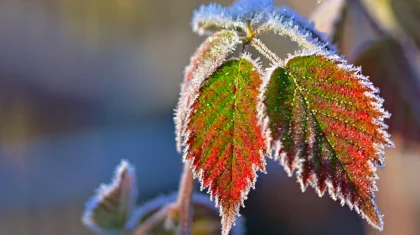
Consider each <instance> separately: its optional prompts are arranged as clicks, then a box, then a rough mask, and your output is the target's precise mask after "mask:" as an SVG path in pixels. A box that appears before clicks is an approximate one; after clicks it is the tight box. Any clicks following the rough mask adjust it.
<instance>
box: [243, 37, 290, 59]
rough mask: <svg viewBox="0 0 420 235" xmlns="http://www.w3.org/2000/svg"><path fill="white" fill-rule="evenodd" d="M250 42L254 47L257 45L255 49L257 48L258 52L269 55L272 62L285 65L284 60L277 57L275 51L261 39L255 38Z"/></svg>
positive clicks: (268, 57)
mask: <svg viewBox="0 0 420 235" xmlns="http://www.w3.org/2000/svg"><path fill="white" fill-rule="evenodd" d="M250 43H251V45H252V46H253V47H255V49H257V51H258V52H260V53H261V54H262V55H264V56H265V57H267V59H269V60H270V61H271V62H272V63H274V64H277V65H281V66H283V64H284V62H283V61H282V60H281V59H280V58H279V57H277V55H276V54H274V52H272V51H271V50H270V49H268V48H267V46H266V45H265V44H264V43H263V42H262V41H261V40H260V39H258V38H253V39H252V40H251V42H250Z"/></svg>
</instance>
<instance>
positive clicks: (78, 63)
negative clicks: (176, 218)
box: [0, 0, 420, 235]
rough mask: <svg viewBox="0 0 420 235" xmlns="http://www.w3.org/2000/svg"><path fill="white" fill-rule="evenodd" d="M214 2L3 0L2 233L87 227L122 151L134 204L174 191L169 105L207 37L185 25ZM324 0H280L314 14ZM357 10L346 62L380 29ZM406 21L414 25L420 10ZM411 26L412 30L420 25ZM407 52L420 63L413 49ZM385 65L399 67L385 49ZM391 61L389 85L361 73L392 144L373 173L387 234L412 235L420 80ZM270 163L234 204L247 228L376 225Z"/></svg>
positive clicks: (54, 233)
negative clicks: (85, 220)
mask: <svg viewBox="0 0 420 235" xmlns="http://www.w3.org/2000/svg"><path fill="white" fill-rule="evenodd" d="M375 1H376V0H375ZM407 1H409V0H407ZM413 1H414V2H418V1H417V0H413ZM209 2H211V1H204V0H200V1H194V0H177V1H175V0H167V1H153V0H30V1H29V0H0V192H1V193H0V234H1V235H29V234H31V235H73V234H78V235H83V234H92V233H90V232H89V231H88V230H87V229H85V228H84V227H83V226H82V224H81V222H80V216H81V214H82V211H83V208H84V203H85V201H86V200H87V199H89V197H90V196H91V195H92V194H93V190H94V189H95V188H96V187H97V186H98V185H99V184H100V183H101V182H108V181H109V179H110V177H111V175H112V172H113V169H114V166H116V165H117V164H118V163H119V161H120V159H121V158H124V159H128V160H129V161H130V162H132V163H133V164H134V165H135V166H136V168H137V178H138V187H139V191H140V198H139V203H141V202H144V201H145V200H147V199H150V198H153V197H155V196H157V195H161V194H165V193H170V192H172V191H174V190H176V188H177V183H178V182H177V181H178V176H179V174H180V170H181V157H180V155H178V154H177V153H176V150H175V142H174V130H173V129H174V126H173V122H172V116H173V108H174V107H175V104H176V102H177V99H178V94H179V84H180V82H181V81H182V75H183V70H184V67H185V65H187V63H188V62H189V58H190V56H191V54H192V53H193V52H194V50H195V49H196V47H197V46H198V45H199V43H200V41H201V40H203V38H201V37H199V36H197V35H195V34H193V33H192V32H191V29H190V19H191V16H192V11H193V10H194V9H197V8H198V7H199V6H200V5H201V4H207V3H209ZM217 2H219V3H221V4H224V5H227V4H230V3H232V1H231V0H223V1H217ZM320 2H322V1H318V0H298V1H294V0H284V1H276V4H277V5H282V4H286V5H288V6H290V7H291V8H293V9H294V10H296V11H297V12H299V13H301V14H302V15H304V16H309V15H310V13H311V12H312V11H313V10H314V8H315V7H316V6H317V5H318V4H319V3H320ZM349 2H352V1H349ZM419 4H420V3H419ZM417 6H418V5H417ZM349 9H350V8H349ZM359 16H360V12H359V11H358V10H357V9H356V10H354V9H353V10H347V11H346V17H347V18H348V20H346V22H347V23H346V24H345V27H344V26H343V28H342V31H343V32H345V33H343V34H342V35H341V34H340V35H341V36H340V40H343V41H342V42H341V44H340V47H339V48H340V50H341V51H342V52H343V53H345V55H346V58H348V59H349V60H351V61H357V59H356V58H358V57H357V56H355V53H356V52H359V51H360V50H361V49H360V48H367V47H368V46H366V45H368V44H369V43H375V42H376V41H378V40H379V39H381V38H382V37H385V36H386V35H385V36H384V35H381V38H379V39H378V37H377V36H378V35H376V36H375V32H373V33H372V30H371V29H369V27H371V26H372V25H371V24H370V23H369V22H368V21H367V20H365V21H363V19H362V18H363V17H359ZM415 16H416V17H417V18H413V19H411V21H410V22H411V23H412V21H414V22H415V19H419V18H418V17H419V16H420V15H419V14H417V15H415ZM385 18H386V17H385ZM418 23H420V21H419V22H418ZM414 25H416V24H414ZM417 25H418V24H417ZM396 27H397V26H396ZM407 27H409V26H407ZM397 28H398V27H397ZM410 30H411V28H410ZM411 31H413V32H414V33H413V34H416V33H417V34H418V33H419V32H420V28H418V29H417V31H416V30H411ZM411 31H410V32H411ZM372 35H373V36H372ZM394 36H395V35H392V37H393V38H394ZM264 39H265V40H266V42H267V44H268V46H270V47H272V48H274V51H276V52H278V53H279V54H280V55H281V56H283V57H284V56H285V55H286V53H292V52H293V51H294V50H295V49H296V45H294V44H293V43H292V42H290V41H288V40H285V39H281V38H280V37H276V36H272V37H266V38H264ZM344 39H345V40H344ZM361 45H362V46H361ZM369 45H370V44H369ZM375 45H376V44H375ZM385 47H386V48H388V47H389V46H388V45H386V46H385ZM396 47H398V46H396ZM369 48H371V47H369ZM390 53H391V54H392V53H394V52H393V51H392V52H390ZM392 55H394V54H392ZM369 56H370V57H369ZM402 56H405V55H402ZM360 58H361V59H360V61H358V62H360V63H361V64H363V63H364V61H363V60H362V59H364V60H365V61H367V62H368V63H371V62H375V61H380V62H383V61H385V60H384V58H385V56H383V54H381V52H378V51H372V52H369V53H368V54H367V55H366V56H365V57H360ZM413 58H417V61H416V62H415V63H417V62H418V61H419V59H418V58H419V56H418V54H414V57H413ZM394 62H395V63H394ZM387 63H390V64H393V65H398V63H402V62H401V60H400V59H398V57H393V56H391V59H390V60H389V61H387ZM381 66H383V64H382V65H381ZM398 66H399V67H398V68H402V69H400V70H398V71H397V72H395V74H397V75H395V76H392V79H391V80H392V82H389V81H390V79H383V76H385V75H389V73H387V74H385V75H384V74H382V75H381V74H376V70H378V68H381V67H380V66H379V67H378V66H376V67H375V66H374V65H372V66H371V67H369V68H372V69H369V68H367V70H366V71H368V72H369V73H372V74H369V75H371V76H373V77H372V80H373V81H374V83H375V85H377V86H380V87H381V88H382V89H384V90H385V93H384V94H383V95H382V96H384V97H385V99H386V103H385V104H386V106H387V108H388V109H390V110H391V111H392V113H393V117H392V119H391V120H390V123H389V124H390V125H391V128H393V129H392V131H393V136H394V140H395V141H396V144H397V148H395V149H392V150H390V149H388V151H387V154H386V156H387V160H386V168H385V170H380V171H379V175H380V177H381V179H380V180H379V187H380V192H379V194H378V197H379V205H380V208H381V209H382V211H383V213H384V214H385V221H386V224H385V232H384V233H383V234H385V235H394V234H395V235H396V234H398V235H419V234H420V183H419V179H420V171H419V169H420V156H419V148H418V147H419V146H418V144H420V142H419V141H418V139H419V138H418V137H419V136H420V131H419V130H420V128H418V126H419V123H420V122H419V120H420V119H419V116H418V115H417V111H416V110H420V109H418V107H415V106H416V105H419V104H420V99H419V98H418V97H419V96H418V92H419V90H416V89H417V87H415V86H414V87H413V86H410V84H411V83H408V82H406V80H404V78H407V77H409V76H411V77H414V79H418V77H416V76H415V75H410V74H408V75H407V73H409V72H410V71H408V70H409V69H405V67H404V65H401V66H400V65H398ZM391 67H392V66H391ZM415 67H417V68H418V63H417V64H416V66H415ZM375 69H376V70H375ZM375 74H376V75H375ZM399 75H401V77H400V76H399ZM375 76H376V77H375ZM416 82H419V80H415V81H414V83H416ZM377 83H378V84H377ZM406 83H407V84H406ZM395 84H406V85H405V86H402V87H403V88H401V90H399V91H397V90H396V89H394V88H395V87H401V86H399V85H395ZM416 84H417V83H416ZM404 87H405V88H404ZM407 87H408V88H407ZM404 89H406V90H404ZM407 89H408V90H407ZM416 92H417V93H416ZM402 94H409V96H408V97H409V98H407V97H406V96H404V95H402ZM411 94H413V95H412V96H410V95H411ZM394 118H395V119H394ZM407 132H409V134H407ZM407 136H410V138H407ZM268 172H269V174H268V175H261V176H260V177H259V182H258V183H257V187H256V188H257V190H255V191H252V192H251V193H250V195H249V200H248V201H247V202H246V205H247V207H246V208H245V209H242V212H243V215H244V216H245V218H246V220H247V225H248V234H293V235H318V234H323V235H329V234H331V235H333V234H343V235H355V234H356V235H357V234H376V233H377V232H375V231H373V230H371V229H370V228H369V226H368V225H367V224H366V223H365V222H364V221H362V220H361V219H360V218H359V216H358V215H357V214H356V213H355V212H354V211H350V210H349V209H348V208H347V207H345V208H341V206H340V205H339V203H337V202H334V201H332V200H331V199H330V198H329V197H328V196H324V198H322V199H320V198H318V196H316V194H315V193H314V191H313V190H312V189H309V190H308V191H307V192H306V193H304V194H303V193H301V192H300V187H299V185H298V184H297V183H296V182H295V179H294V178H288V177H287V176H286V175H285V173H284V172H283V169H282V167H281V166H279V164H278V163H276V162H273V161H269V166H268Z"/></svg>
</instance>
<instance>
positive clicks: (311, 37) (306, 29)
mask: <svg viewBox="0 0 420 235" xmlns="http://www.w3.org/2000/svg"><path fill="white" fill-rule="evenodd" d="M268 30H272V31H274V32H275V33H277V34H279V35H281V36H287V37H289V38H290V39H291V40H292V41H295V42H296V43H297V44H298V45H299V46H301V47H302V48H304V49H307V50H311V51H320V50H325V49H328V50H330V51H336V48H335V47H334V46H333V45H332V44H331V43H330V41H329V40H328V39H327V38H326V37H325V36H324V35H323V34H322V33H320V32H318V31H317V30H316V29H315V28H314V24H312V23H310V22H309V21H308V20H306V19H305V18H303V17H301V16H300V15H299V14H297V13H296V12H294V11H292V10H290V9H288V8H286V7H284V8H276V9H275V11H274V12H273V13H271V14H269V15H268V16H267V19H266V23H264V24H263V25H262V26H260V28H258V29H257V32H258V31H261V32H263V31H268Z"/></svg>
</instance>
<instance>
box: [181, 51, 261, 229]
mask: <svg viewBox="0 0 420 235" xmlns="http://www.w3.org/2000/svg"><path fill="white" fill-rule="evenodd" d="M261 85H262V75H261V72H260V69H259V67H258V65H257V64H256V63H254V62H253V61H251V60H250V59H248V58H241V59H237V60H231V61H228V62H225V63H224V64H223V65H221V66H220V67H219V68H218V69H217V70H216V71H215V72H214V73H213V74H211V75H210V76H209V77H208V78H207V79H206V80H205V81H204V83H203V85H202V86H201V87H200V90H199V93H198V97H197V98H196V99H195V101H194V102H193V103H192V104H191V106H190V108H189V110H190V112H189V116H188V117H187V119H186V120H187V121H186V127H185V133H184V136H185V144H186V152H185V156H184V159H185V160H186V161H187V162H190V163H191V166H192V169H193V171H194V172H195V176H196V177H199V178H200V181H201V187H202V189H204V188H206V187H208V189H209V192H210V194H211V198H215V199H216V204H218V205H220V212H221V215H222V225H223V234H228V232H229V230H230V228H231V227H232V225H233V224H234V221H235V217H236V216H237V215H238V214H239V213H238V211H239V205H240V204H242V205H243V201H244V200H245V199H246V197H247V194H248V192H249V188H251V187H254V185H255V181H256V178H257V174H256V172H257V171H263V172H264V171H265V160H264V152H265V151H264V150H265V138H264V136H263V134H262V127H261V126H262V125H261V118H260V115H259V114H260V113H261V112H259V110H258V108H257V107H260V106H261V105H260V104H261V102H260V98H259V94H260V89H261Z"/></svg>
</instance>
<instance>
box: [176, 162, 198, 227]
mask: <svg viewBox="0 0 420 235" xmlns="http://www.w3.org/2000/svg"><path fill="white" fill-rule="evenodd" d="M193 186H194V179H193V174H192V170H191V169H190V167H189V162H184V169H183V172H182V176H181V181H180V183H179V189H178V200H177V203H176V204H177V207H178V213H179V227H178V230H179V235H190V234H191V221H192V209H191V198H192V192H193Z"/></svg>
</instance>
